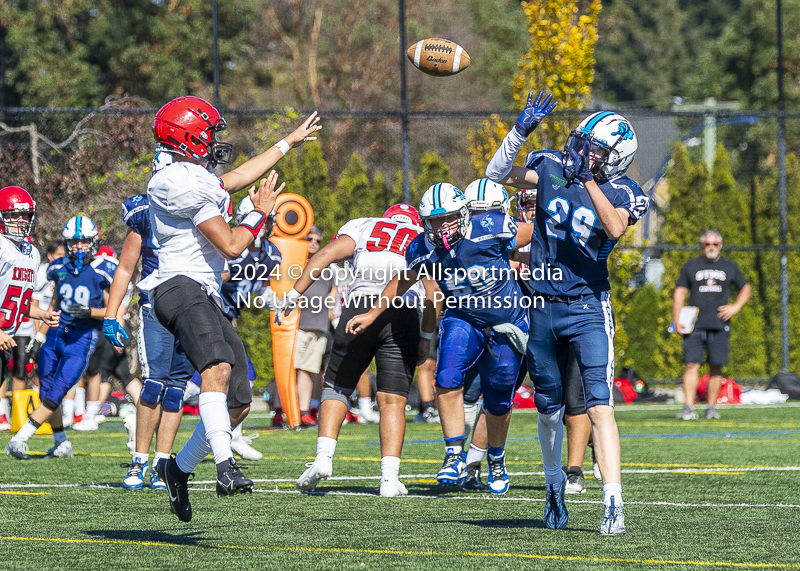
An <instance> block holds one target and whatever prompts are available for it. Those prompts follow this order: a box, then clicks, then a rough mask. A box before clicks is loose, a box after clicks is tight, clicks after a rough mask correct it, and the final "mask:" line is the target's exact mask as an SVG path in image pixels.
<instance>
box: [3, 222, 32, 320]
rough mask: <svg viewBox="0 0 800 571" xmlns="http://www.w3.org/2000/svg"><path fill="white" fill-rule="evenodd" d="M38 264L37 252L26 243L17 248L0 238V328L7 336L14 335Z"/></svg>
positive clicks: (30, 292) (7, 240)
mask: <svg viewBox="0 0 800 571" xmlns="http://www.w3.org/2000/svg"><path fill="white" fill-rule="evenodd" d="M23 252H24V253H23ZM39 262H40V255H39V250H37V249H36V248H34V247H33V246H31V245H30V244H29V243H28V242H21V243H20V247H19V248H18V247H17V245H16V244H15V243H14V242H12V241H11V240H9V239H8V238H6V237H5V236H2V235H0V300H2V302H1V303H0V329H2V330H3V331H4V332H5V333H8V334H9V335H15V334H16V331H17V328H18V327H19V326H20V324H21V323H22V320H23V318H24V317H25V311H26V310H27V309H28V307H29V306H30V304H31V298H32V297H33V286H34V284H35V282H36V270H37V268H38V267H39Z"/></svg>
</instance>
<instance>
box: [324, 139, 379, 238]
mask: <svg viewBox="0 0 800 571" xmlns="http://www.w3.org/2000/svg"><path fill="white" fill-rule="evenodd" d="M335 199H336V202H337V204H338V206H339V208H338V209H337V212H336V225H337V227H339V228H340V227H341V226H342V225H343V224H345V223H346V222H348V221H350V220H352V219H353V218H365V217H369V216H380V215H381V214H383V211H382V210H381V211H380V212H378V210H379V209H380V205H379V204H378V197H377V196H375V187H374V186H373V185H372V184H371V183H370V180H369V176H368V174H367V166H366V165H365V164H364V161H363V159H362V158H361V157H360V156H359V155H358V154H356V153H353V154H352V155H351V156H350V161H349V162H348V163H347V166H346V167H345V169H344V171H343V172H342V176H341V177H340V178H339V182H338V183H337V185H336V194H335Z"/></svg>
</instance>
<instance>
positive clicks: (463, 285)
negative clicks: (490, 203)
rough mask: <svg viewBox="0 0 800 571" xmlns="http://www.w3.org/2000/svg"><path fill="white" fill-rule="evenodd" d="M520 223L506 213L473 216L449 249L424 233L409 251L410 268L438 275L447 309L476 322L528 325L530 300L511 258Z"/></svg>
mask: <svg viewBox="0 0 800 571" xmlns="http://www.w3.org/2000/svg"><path fill="white" fill-rule="evenodd" d="M516 235H517V222H516V221H515V220H514V219H513V218H511V217H510V216H508V215H506V214H503V213H502V212H495V211H490V212H482V213H480V214H476V215H474V216H472V218H470V221H469V224H468V225H467V231H466V236H465V237H464V238H463V239H461V240H459V241H458V243H457V244H456V245H455V247H453V248H452V249H450V250H447V249H445V248H436V247H435V246H434V245H433V244H431V242H430V240H428V238H427V236H426V235H425V234H424V233H422V234H419V235H417V237H416V238H414V240H413V241H412V242H411V244H410V245H409V247H408V249H407V250H406V262H407V264H408V267H409V269H412V270H414V271H415V272H417V274H418V275H420V277H424V276H425V275H427V276H430V277H431V278H433V279H435V280H436V282H437V283H438V284H439V287H440V288H441V289H442V292H443V293H444V295H445V301H444V303H445V305H444V307H445V308H446V311H447V312H448V313H451V314H454V315H457V316H459V317H461V318H462V319H464V320H465V321H467V322H469V323H471V324H473V325H475V326H476V327H489V326H492V325H498V324H500V323H513V324H515V325H518V326H520V325H522V324H525V325H524V331H527V312H526V309H525V308H526V307H527V306H526V305H525V304H524V302H523V301H522V297H523V296H522V292H521V290H520V288H519V285H518V284H517V282H516V280H515V279H514V273H513V272H512V270H511V266H510V265H509V262H508V253H509V252H510V251H511V250H512V249H513V248H514V247H515V246H516V243H517V241H516V238H515V237H516Z"/></svg>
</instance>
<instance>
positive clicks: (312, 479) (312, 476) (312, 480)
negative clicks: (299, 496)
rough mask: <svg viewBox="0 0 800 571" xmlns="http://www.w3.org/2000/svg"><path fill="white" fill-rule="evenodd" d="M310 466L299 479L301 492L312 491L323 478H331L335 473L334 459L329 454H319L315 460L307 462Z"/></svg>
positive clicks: (307, 465) (298, 486) (298, 487)
mask: <svg viewBox="0 0 800 571" xmlns="http://www.w3.org/2000/svg"><path fill="white" fill-rule="evenodd" d="M306 467H307V468H308V469H307V470H306V471H305V472H303V475H302V476H300V477H299V478H298V479H297V482H296V484H297V489H298V490H300V491H301V492H310V491H311V490H313V489H314V488H316V487H317V484H319V483H320V482H321V481H322V480H325V479H327V478H330V476H331V474H332V473H333V459H332V458H330V457H328V456H318V457H317V458H316V459H315V460H314V461H313V462H309V463H308V464H306Z"/></svg>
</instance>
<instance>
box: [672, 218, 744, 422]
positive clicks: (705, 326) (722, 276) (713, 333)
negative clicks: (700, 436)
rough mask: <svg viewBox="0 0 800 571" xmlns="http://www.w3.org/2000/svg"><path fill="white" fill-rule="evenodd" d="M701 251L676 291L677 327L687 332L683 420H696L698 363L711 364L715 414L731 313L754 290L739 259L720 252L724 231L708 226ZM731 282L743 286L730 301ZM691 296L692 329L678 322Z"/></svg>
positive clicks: (710, 410)
mask: <svg viewBox="0 0 800 571" xmlns="http://www.w3.org/2000/svg"><path fill="white" fill-rule="evenodd" d="M700 246H701V247H702V248H703V255H701V256H698V257H697V258H695V259H693V260H689V261H688V262H686V264H684V266H683V267H682V268H681V273H680V275H679V276H678V279H677V281H676V282H675V293H674V294H673V296H672V317H673V322H674V323H675V331H676V332H677V333H680V334H681V335H683V355H684V361H685V362H686V370H685V371H684V373H683V393H684V395H685V396H686V401H685V402H686V404H685V405H684V407H683V410H682V411H681V412H680V413H679V414H678V419H679V420H697V418H698V415H697V411H696V410H695V408H694V404H695V400H696V399H697V382H698V379H697V377H698V373H699V371H700V365H701V364H702V363H703V362H704V358H703V354H704V353H706V359H705V361H707V362H708V365H709V368H710V379H709V381H708V406H707V407H706V413H705V414H706V418H707V419H717V418H719V413H718V412H717V408H716V406H715V405H716V402H717V395H718V394H719V390H720V387H721V386H722V366H723V365H727V364H728V353H729V351H730V347H729V342H730V337H731V328H730V320H731V317H733V316H734V315H736V314H737V313H739V312H740V311H741V310H742V308H743V307H744V305H745V304H746V303H747V302H748V300H749V299H750V296H751V294H752V290H751V288H750V285H749V284H748V283H747V279H745V277H744V276H743V275H742V272H741V270H739V266H737V265H736V263H735V262H733V261H731V260H728V259H726V258H723V257H722V256H720V252H721V251H722V236H721V235H720V233H719V232H717V231H716V230H706V231H705V232H703V234H702V235H701V236H700ZM731 285H734V286H736V288H737V289H738V290H739V293H738V295H737V296H736V301H734V302H733V303H730V299H731ZM687 295H688V296H689V302H690V303H691V305H693V306H695V307H697V308H698V310H699V311H698V313H697V321H696V322H695V325H694V328H693V329H691V330H689V329H688V328H687V327H686V324H682V323H680V313H681V309H682V308H683V306H684V302H685V301H686V296H687Z"/></svg>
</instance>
